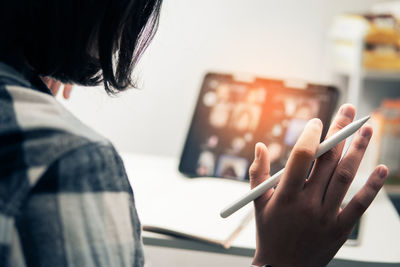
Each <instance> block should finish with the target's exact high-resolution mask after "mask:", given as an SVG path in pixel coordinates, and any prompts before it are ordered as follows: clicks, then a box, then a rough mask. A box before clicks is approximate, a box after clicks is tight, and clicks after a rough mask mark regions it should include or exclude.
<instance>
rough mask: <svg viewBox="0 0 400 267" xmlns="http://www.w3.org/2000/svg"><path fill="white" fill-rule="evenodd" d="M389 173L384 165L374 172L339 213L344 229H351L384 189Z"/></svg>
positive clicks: (340, 222)
mask: <svg viewBox="0 0 400 267" xmlns="http://www.w3.org/2000/svg"><path fill="white" fill-rule="evenodd" d="M388 173H389V172H388V169H387V167H386V166H384V165H380V166H378V167H377V168H376V169H375V170H374V172H373V173H372V174H371V176H370V177H369V178H368V181H367V183H366V184H365V185H364V186H363V187H362V188H361V190H360V191H359V192H358V193H357V194H356V195H355V196H354V197H353V199H352V200H351V201H350V202H349V203H348V204H347V205H346V207H344V209H343V210H342V211H341V212H340V213H339V215H338V222H339V224H340V225H341V226H342V227H344V228H348V229H350V228H352V227H353V226H354V224H355V223H356V221H357V220H358V219H359V218H360V217H361V215H362V214H363V213H364V212H365V210H366V209H367V208H368V207H369V205H370V204H371V202H372V201H373V200H374V198H375V196H376V195H377V194H378V192H379V190H380V189H381V188H382V186H383V184H384V182H385V179H386V177H387V175H388Z"/></svg>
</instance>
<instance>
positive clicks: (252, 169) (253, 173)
mask: <svg viewBox="0 0 400 267" xmlns="http://www.w3.org/2000/svg"><path fill="white" fill-rule="evenodd" d="M257 174H258V168H257V164H255V163H253V164H251V166H250V168H249V175H250V176H251V177H256V176H257Z"/></svg>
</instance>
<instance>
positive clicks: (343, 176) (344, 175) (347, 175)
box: [336, 167, 353, 185]
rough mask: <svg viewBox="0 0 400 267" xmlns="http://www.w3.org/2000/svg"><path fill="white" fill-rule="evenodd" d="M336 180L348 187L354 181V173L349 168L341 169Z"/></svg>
mask: <svg viewBox="0 0 400 267" xmlns="http://www.w3.org/2000/svg"><path fill="white" fill-rule="evenodd" d="M336 180H337V181H338V182H339V183H341V184H345V185H347V184H349V183H351V182H352V181H353V172H352V171H351V170H350V169H349V168H344V167H342V168H339V169H338V170H337V172H336Z"/></svg>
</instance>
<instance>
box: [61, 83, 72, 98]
mask: <svg viewBox="0 0 400 267" xmlns="http://www.w3.org/2000/svg"><path fill="white" fill-rule="evenodd" d="M71 91H72V84H64V91H63V96H64V98H65V99H69V97H70V96H71Z"/></svg>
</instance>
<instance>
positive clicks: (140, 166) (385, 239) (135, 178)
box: [122, 154, 400, 266]
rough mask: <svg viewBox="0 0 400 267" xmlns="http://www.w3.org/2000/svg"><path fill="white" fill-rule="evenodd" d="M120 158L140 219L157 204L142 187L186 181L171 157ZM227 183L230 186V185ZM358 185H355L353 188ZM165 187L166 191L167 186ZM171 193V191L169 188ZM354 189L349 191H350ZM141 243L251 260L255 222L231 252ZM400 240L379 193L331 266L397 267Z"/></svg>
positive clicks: (147, 238)
mask: <svg viewBox="0 0 400 267" xmlns="http://www.w3.org/2000/svg"><path fill="white" fill-rule="evenodd" d="M122 158H123V160H124V163H125V167H126V170H127V173H128V177H129V179H130V182H131V184H132V187H133V190H134V193H135V198H136V203H137V208H138V212H139V217H140V210H141V209H145V208H146V206H147V207H150V206H151V205H156V203H152V202H151V199H152V198H151V195H149V194H141V193H140V192H141V191H147V192H148V191H149V190H148V189H147V190H144V189H143V188H144V187H152V186H154V185H160V186H164V187H165V186H168V184H169V183H170V182H172V180H173V179H175V180H174V183H176V182H178V183H179V180H183V179H187V178H184V177H183V176H182V175H181V174H180V173H179V172H178V170H177V166H178V161H177V160H176V159H174V158H166V157H156V156H148V155H135V154H122ZM359 176H363V177H364V176H365V175H363V174H362V173H360V174H359ZM356 179H357V177H356ZM227 184H228V185H229V183H227ZM357 184H358V185H357ZM359 184H360V183H357V182H355V185H356V187H357V186H359ZM243 186H244V187H246V188H247V187H248V185H247V184H245V183H243ZM166 188H167V189H168V187H166ZM171 190H173V189H172V188H171ZM354 190H355V189H351V190H350V191H354ZM143 240H144V243H145V244H146V245H154V246H166V247H174V248H181V249H191V250H199V251H208V252H216V253H223V254H232V255H241V256H249V257H251V256H252V255H253V254H254V250H255V226H254V223H251V225H249V226H248V227H246V229H245V230H244V231H243V232H241V233H240V235H239V236H238V237H237V239H236V240H235V241H234V242H233V243H232V247H231V248H230V249H224V248H222V247H218V246H213V245H209V244H205V243H201V242H197V241H193V240H186V239H181V238H174V237H170V236H164V235H158V234H152V233H147V232H144V233H143ZM399 240H400V218H399V216H398V215H397V212H396V210H395V208H394V207H393V205H392V203H391V202H390V200H389V198H388V197H387V194H386V193H385V192H383V191H382V192H381V193H379V194H378V196H377V198H376V199H375V201H374V202H373V204H372V205H371V206H370V208H369V209H368V210H367V212H366V213H365V214H364V217H363V220H362V226H361V228H360V244H359V245H357V246H343V247H342V248H341V249H340V250H339V252H338V253H337V255H336V256H335V260H334V261H333V262H332V263H331V265H330V266H339V265H340V266H357V262H358V263H359V264H362V266H400V245H399ZM377 263H380V264H379V265H378V264H377ZM346 264H348V265H346ZM368 264H372V265H368Z"/></svg>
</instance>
